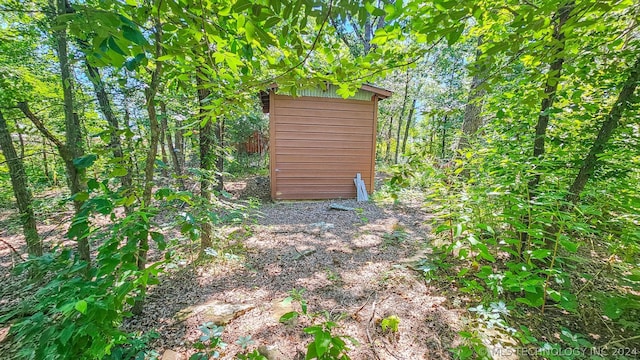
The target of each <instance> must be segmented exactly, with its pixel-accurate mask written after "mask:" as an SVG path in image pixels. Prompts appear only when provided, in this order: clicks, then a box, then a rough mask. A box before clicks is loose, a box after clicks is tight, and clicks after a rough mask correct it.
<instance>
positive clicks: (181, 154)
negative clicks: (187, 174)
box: [173, 119, 186, 174]
mask: <svg viewBox="0 0 640 360" xmlns="http://www.w3.org/2000/svg"><path fill="white" fill-rule="evenodd" d="M174 138H175V142H174V149H173V152H174V154H175V156H176V159H177V163H178V166H179V168H180V174H182V173H183V172H184V169H185V166H186V160H185V155H186V154H185V151H186V148H185V146H184V136H183V132H182V120H180V119H176V133H175V134H174Z"/></svg>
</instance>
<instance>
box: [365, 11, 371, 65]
mask: <svg viewBox="0 0 640 360" xmlns="http://www.w3.org/2000/svg"><path fill="white" fill-rule="evenodd" d="M371 34H372V26H371V15H369V16H367V20H366V21H365V23H364V41H363V45H364V54H365V55H367V54H368V53H369V51H371Z"/></svg>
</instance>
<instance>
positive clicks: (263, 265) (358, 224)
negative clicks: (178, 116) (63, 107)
mask: <svg viewBox="0 0 640 360" xmlns="http://www.w3.org/2000/svg"><path fill="white" fill-rule="evenodd" d="M250 181H254V180H250ZM254 182H255V181H254ZM258 183H259V184H258V185H261V186H262V187H264V184H262V183H260V181H258ZM248 187H249V188H250V190H251V191H250V192H249V195H252V196H256V195H257V197H260V194H259V191H257V192H256V189H257V188H256V187H255V186H254V188H253V189H251V185H248ZM258 187H260V186H258ZM228 188H229V191H231V192H233V193H235V194H236V195H238V194H240V191H241V190H246V188H247V184H241V183H240V184H238V183H232V184H230V185H229V187H228ZM244 195H246V194H244ZM241 197H244V196H241ZM61 199H62V196H61V194H58V193H56V192H51V193H46V194H40V195H39V196H38V199H37V202H38V203H39V204H50V205H48V206H49V207H50V208H45V207H43V206H44V205H43V206H40V207H38V211H39V212H48V211H51V212H52V213H55V214H56V216H55V217H50V216H39V218H40V219H48V220H47V221H46V222H42V223H40V224H39V230H40V232H41V233H42V234H44V235H45V239H46V241H47V243H49V244H51V243H59V242H63V241H64V230H65V224H68V220H69V219H70V216H71V212H70V211H60V206H62V208H63V209H64V206H63V205H62V204H63V203H62V202H61ZM56 204H57V205H56ZM332 204H339V205H342V206H345V207H350V208H352V210H348V211H343V210H335V209H331V208H330V206H331V205H332ZM56 206H57V207H58V209H57V210H56V211H55V212H54V211H52V210H53V208H55V207H56ZM12 210H13V209H3V210H2V212H1V213H0V237H1V238H2V240H3V241H2V242H3V244H2V245H1V246H0V288H4V289H6V290H7V291H9V289H11V288H14V287H13V286H10V285H11V284H10V282H12V281H14V280H15V279H12V276H11V275H10V270H11V268H13V267H14V266H15V264H16V263H17V262H20V261H21V260H20V259H19V258H18V256H17V255H16V253H15V252H14V249H15V250H16V251H17V252H19V253H24V244H23V240H22V236H21V235H20V232H21V229H20V227H19V226H18V225H17V224H18V222H17V218H16V216H14V214H13V212H14V211H12ZM429 218H430V215H429V214H428V213H426V212H424V211H423V210H422V209H421V207H420V201H419V200H417V198H416V200H415V201H409V202H404V203H401V204H395V205H392V204H386V205H385V204H376V203H374V202H368V203H357V202H355V201H354V200H340V201H314V202H279V203H271V202H265V203H264V204H262V205H261V206H260V207H259V208H258V209H256V210H255V213H254V214H253V215H252V216H251V219H252V220H251V221H250V222H248V223H246V224H245V225H242V226H226V227H222V228H220V229H219V231H220V234H222V235H223V236H222V237H223V238H225V239H226V240H224V241H223V242H222V243H220V244H218V245H217V246H216V248H217V249H218V250H219V252H220V253H219V255H218V256H212V257H211V258H210V259H205V260H204V261H202V260H201V261H198V262H193V260H194V256H193V255H194V253H195V251H194V252H192V253H191V254H189V251H191V250H188V251H186V252H185V251H182V253H181V256H177V257H176V258H175V259H174V260H172V261H173V264H171V265H173V266H172V267H173V269H172V270H170V271H169V272H168V273H167V274H165V275H164V276H163V278H162V279H161V283H160V284H159V285H157V286H154V287H152V288H151V289H149V294H148V300H147V302H146V306H145V311H144V314H142V315H141V316H137V317H134V318H131V319H128V320H127V321H126V322H125V324H124V326H125V329H126V330H128V331H139V332H141V333H149V332H152V331H155V332H157V333H158V334H159V337H158V338H157V339H155V340H153V341H152V342H151V343H150V345H151V347H152V348H153V349H155V351H156V352H157V353H158V354H159V355H162V354H164V353H165V352H167V350H170V351H169V352H175V353H177V354H178V355H179V356H178V358H182V359H187V358H188V357H189V355H191V354H193V353H194V352H195V351H196V350H195V349H194V347H193V344H194V342H196V341H197V339H198V338H199V336H200V335H201V332H200V330H199V329H198V327H199V326H200V325H202V324H203V323H206V322H208V321H214V322H216V323H218V324H223V325H224V326H225V329H224V332H223V334H222V339H223V341H224V342H226V343H227V344H228V346H227V347H226V349H224V350H223V351H222V358H225V359H231V358H233V357H234V356H235V355H236V354H238V353H241V352H242V351H243V350H242V348H241V347H240V345H238V344H236V340H238V339H239V338H240V337H246V336H250V337H251V339H252V343H251V344H252V345H250V346H249V347H248V349H249V350H252V349H255V348H260V350H261V351H262V352H268V353H269V354H270V355H269V357H270V359H299V358H304V357H303V354H304V353H305V351H306V349H305V348H306V344H308V343H309V342H310V340H311V335H308V334H306V333H304V331H303V329H304V327H306V326H309V325H311V324H318V323H322V322H324V321H328V320H331V321H335V322H336V323H338V325H339V327H338V328H337V329H335V330H334V333H336V334H340V335H346V336H350V337H352V338H353V339H354V340H356V341H357V344H351V343H350V342H347V343H348V345H349V348H350V349H351V351H350V352H349V355H350V356H351V358H352V359H447V358H450V357H451V353H450V351H449V349H450V348H451V347H452V346H455V343H456V341H457V340H456V339H458V335H457V332H458V331H460V330H461V328H462V317H463V316H462V315H463V314H464V313H465V312H466V306H465V304H463V303H461V302H460V299H458V298H457V297H456V296H453V295H451V294H450V290H451V289H450V288H449V286H448V285H447V284H445V285H444V288H443V285H442V284H441V285H439V286H436V285H434V284H430V283H428V282H425V280H424V278H423V277H422V276H421V275H420V273H419V272H418V271H416V270H414V266H415V265H416V263H417V262H418V261H419V260H420V259H421V258H424V257H427V256H428V252H429V250H428V249H429V246H428V244H429V236H430V235H429V234H430V228H429V227H428V225H427V223H428V220H429ZM159 225H160V227H161V228H163V229H167V228H168V227H170V226H171V224H170V223H168V224H159ZM174 225H175V224H174ZM167 233H168V234H167V235H168V237H173V236H175V237H176V238H179V237H180V234H179V232H177V231H176V230H175V229H169V230H168V231H167ZM185 241H186V240H185ZM12 248H13V249H12ZM183 250H184V249H183ZM158 255H159V254H157V253H156V254H151V256H152V257H153V258H159V256H158ZM23 256H24V255H23ZM303 289H304V290H303ZM292 291H293V292H297V293H300V292H301V291H302V293H301V294H302V297H303V298H304V299H305V301H306V302H307V303H308V307H309V314H310V315H312V316H304V317H300V318H299V319H298V320H297V321H295V322H293V323H289V324H283V323H280V322H279V318H280V317H281V316H282V315H283V314H285V313H287V312H289V311H292V310H296V311H300V310H301V308H300V304H299V303H295V302H294V303H293V304H286V303H285V302H283V300H284V299H285V298H287V297H288V296H289V295H290V294H291V293H292ZM17 301H19V297H17V296H11V294H10V293H6V292H5V291H3V292H2V299H1V300H0V307H3V308H5V307H7V306H8V305H10V304H12V303H15V302H17ZM319 314H323V315H319ZM389 316H396V317H397V318H398V319H399V320H400V322H399V326H398V331H397V332H395V333H394V332H390V331H389V330H387V331H383V330H382V328H381V325H380V323H381V321H382V319H384V318H387V317H389ZM7 330H8V328H6V327H5V328H3V329H0V341H1V340H2V337H4V336H6V332H7ZM0 347H1V346H0Z"/></svg>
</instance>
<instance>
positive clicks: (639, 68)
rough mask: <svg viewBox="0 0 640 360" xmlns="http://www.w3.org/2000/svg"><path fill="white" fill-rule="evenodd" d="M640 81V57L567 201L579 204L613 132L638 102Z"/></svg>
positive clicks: (602, 127) (583, 164)
mask: <svg viewBox="0 0 640 360" xmlns="http://www.w3.org/2000/svg"><path fill="white" fill-rule="evenodd" d="M639 81H640V57H639V58H638V59H637V60H636V62H635V64H634V65H633V67H632V68H631V72H630V74H629V77H628V78H627V81H625V83H624V86H623V87H622V90H621V91H620V94H619V95H618V99H616V102H615V103H614V104H613V106H612V107H611V110H610V111H609V114H607V117H606V118H605V120H604V122H603V123H602V126H601V127H600V131H599V132H598V137H597V138H596V140H595V141H594V143H593V146H592V147H591V149H590V150H589V153H588V154H587V156H586V157H585V158H584V160H583V161H582V166H581V167H580V171H579V172H578V175H577V176H576V178H575V180H574V181H573V184H571V188H570V189H569V195H568V196H567V200H568V201H571V202H573V203H577V202H578V200H579V199H580V193H581V192H582V190H584V187H585V185H586V184H587V181H588V180H589V178H590V177H591V176H592V175H593V172H594V170H595V168H596V165H597V164H598V155H600V154H602V152H603V151H604V146H605V145H606V144H607V142H608V141H609V139H610V138H611V135H612V134H613V131H614V130H615V129H616V128H617V127H618V123H619V121H620V118H621V117H622V114H623V113H624V111H625V110H627V109H629V108H631V107H632V106H634V105H635V104H636V103H637V102H638V96H637V95H634V93H635V91H636V88H637V86H638V82H639Z"/></svg>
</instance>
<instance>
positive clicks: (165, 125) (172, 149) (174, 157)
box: [160, 101, 185, 190]
mask: <svg viewBox="0 0 640 360" xmlns="http://www.w3.org/2000/svg"><path fill="white" fill-rule="evenodd" d="M160 110H161V111H162V114H163V115H164V116H162V118H161V128H162V129H163V130H164V133H163V136H162V137H163V138H164V142H165V143H166V145H167V146H168V147H169V154H170V155H171V162H172V164H173V172H174V174H175V176H176V179H177V180H178V186H179V188H180V190H184V189H185V186H184V179H183V178H182V167H181V166H180V159H179V157H178V152H179V151H180V150H178V149H177V148H176V145H174V143H173V139H172V138H171V131H170V130H169V114H168V112H167V104H165V102H164V101H162V102H161V103H160ZM180 136H182V134H181V135H180ZM177 137H178V130H176V138H177ZM163 156H166V155H164V154H163Z"/></svg>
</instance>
